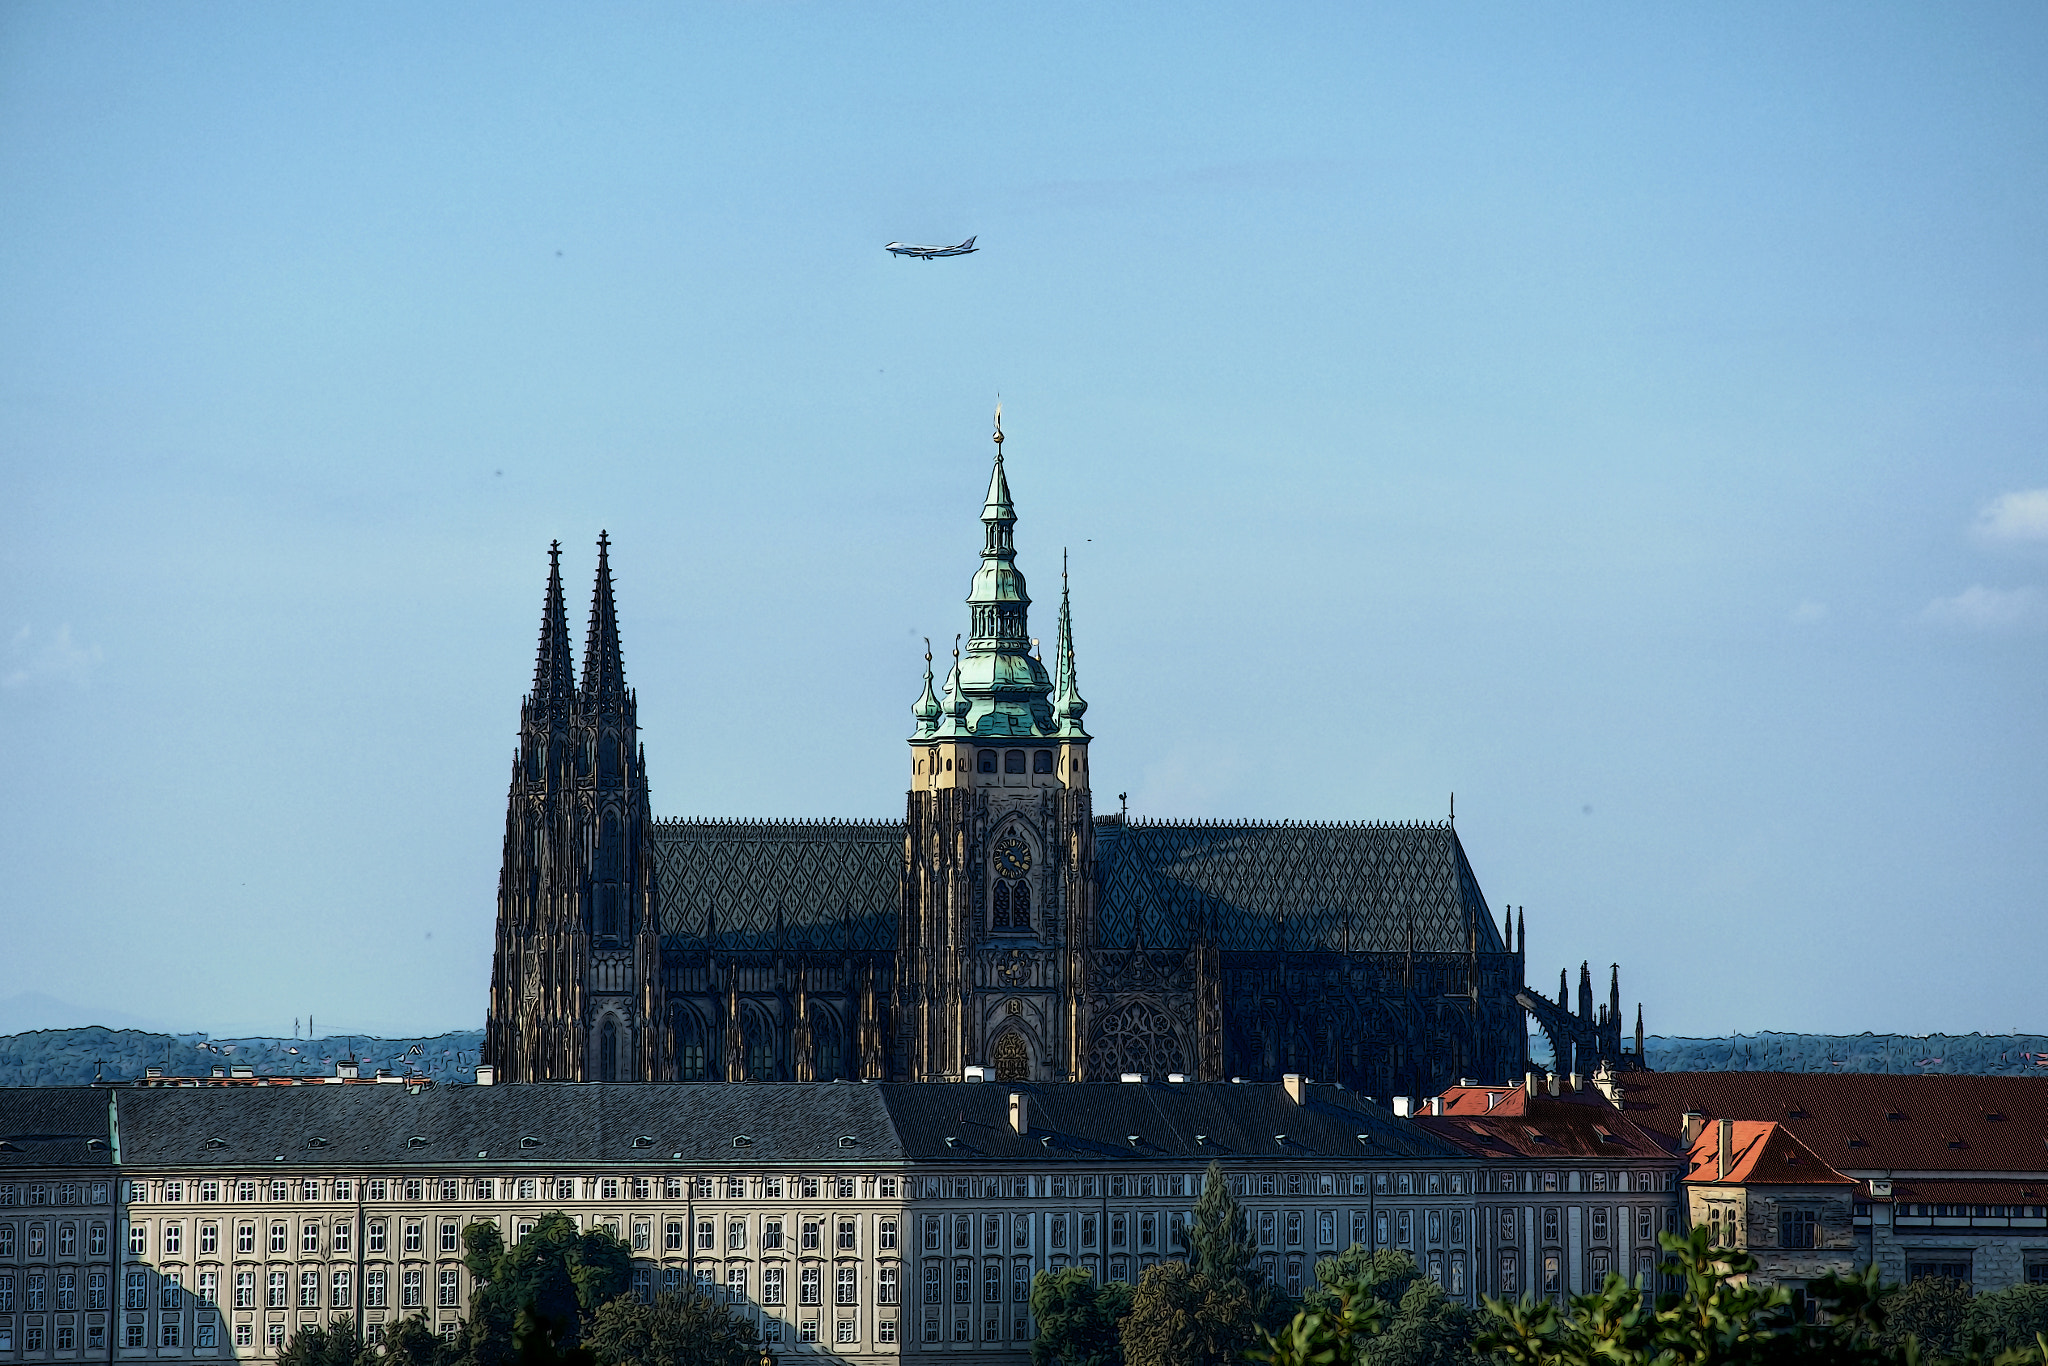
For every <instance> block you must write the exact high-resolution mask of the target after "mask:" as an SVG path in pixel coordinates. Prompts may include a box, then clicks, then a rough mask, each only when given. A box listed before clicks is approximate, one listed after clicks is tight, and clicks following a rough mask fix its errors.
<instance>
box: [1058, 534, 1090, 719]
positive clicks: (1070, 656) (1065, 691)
mask: <svg viewBox="0 0 2048 1366" xmlns="http://www.w3.org/2000/svg"><path fill="white" fill-rule="evenodd" d="M1052 688H1053V692H1052V714H1053V717H1054V719H1055V720H1056V721H1057V722H1058V724H1059V733H1060V734H1061V735H1063V736H1070V737H1072V738H1073V739H1076V740H1085V739H1087V738H1088V731H1087V729H1086V728H1085V727H1084V726H1082V724H1081V718H1082V717H1083V716H1085V715H1086V714H1087V712H1088V702H1087V700H1086V699H1085V698H1083V697H1082V696H1081V681H1080V673H1079V671H1078V669H1077V668H1076V666H1075V663H1074V609H1073V605H1072V604H1071V603H1070V602H1069V601H1068V600H1067V552H1066V551H1064V550H1062V551H1061V552H1060V629H1059V636H1058V639H1057V640H1056V642H1055V643H1054V645H1053V656H1052Z"/></svg>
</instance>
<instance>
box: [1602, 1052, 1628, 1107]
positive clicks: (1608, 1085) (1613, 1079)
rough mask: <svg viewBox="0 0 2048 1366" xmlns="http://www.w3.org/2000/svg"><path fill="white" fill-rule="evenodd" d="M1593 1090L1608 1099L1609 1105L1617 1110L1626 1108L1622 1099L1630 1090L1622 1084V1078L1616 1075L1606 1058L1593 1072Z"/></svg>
mask: <svg viewBox="0 0 2048 1366" xmlns="http://www.w3.org/2000/svg"><path fill="white" fill-rule="evenodd" d="M1593 1089H1594V1090H1596V1091H1598V1092H1599V1093H1600V1094H1601V1095H1603V1096H1605V1097H1607V1103H1608V1104H1609V1105H1612V1106H1613V1107H1614V1108H1615V1109H1617V1110H1620V1109H1623V1108H1624V1106H1623V1104H1622V1097H1623V1096H1624V1095H1626V1094H1627V1090H1628V1088H1626V1087H1624V1086H1623V1085H1622V1084H1621V1078H1620V1077H1618V1076H1616V1075H1615V1074H1614V1068H1613V1066H1612V1065H1611V1064H1609V1063H1608V1062H1607V1061H1606V1059H1604V1058H1603V1059H1602V1060H1601V1062H1600V1066H1599V1067H1597V1068H1595V1069H1594V1071H1593Z"/></svg>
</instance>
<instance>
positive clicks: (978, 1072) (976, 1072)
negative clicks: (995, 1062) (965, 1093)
mask: <svg viewBox="0 0 2048 1366" xmlns="http://www.w3.org/2000/svg"><path fill="white" fill-rule="evenodd" d="M994 1076H995V1069H994V1068H993V1067H963V1068H961V1069H960V1080H962V1081H988V1080H989V1079H990V1078H992V1077H994Z"/></svg>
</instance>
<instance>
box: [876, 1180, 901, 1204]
mask: <svg viewBox="0 0 2048 1366" xmlns="http://www.w3.org/2000/svg"><path fill="white" fill-rule="evenodd" d="M875 1193H876V1195H878V1196H879V1197H881V1198H882V1199H884V1200H894V1199H895V1198H896V1178H895V1177H893V1176H885V1177H883V1178H882V1179H881V1181H880V1182H879V1183H878V1184H877V1186H876V1190H875Z"/></svg>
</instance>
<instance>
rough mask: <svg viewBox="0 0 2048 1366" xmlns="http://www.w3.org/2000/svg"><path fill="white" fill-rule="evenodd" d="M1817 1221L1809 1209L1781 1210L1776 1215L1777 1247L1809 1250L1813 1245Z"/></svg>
mask: <svg viewBox="0 0 2048 1366" xmlns="http://www.w3.org/2000/svg"><path fill="white" fill-rule="evenodd" d="M1816 1222H1817V1220H1816V1218H1815V1212H1814V1211H1813V1210H1810V1209H1788V1210H1781V1211H1780V1212H1779V1214H1778V1246H1779V1247H1785V1248H1810V1247H1812V1246H1813V1245H1814V1231H1815V1224H1816Z"/></svg>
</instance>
